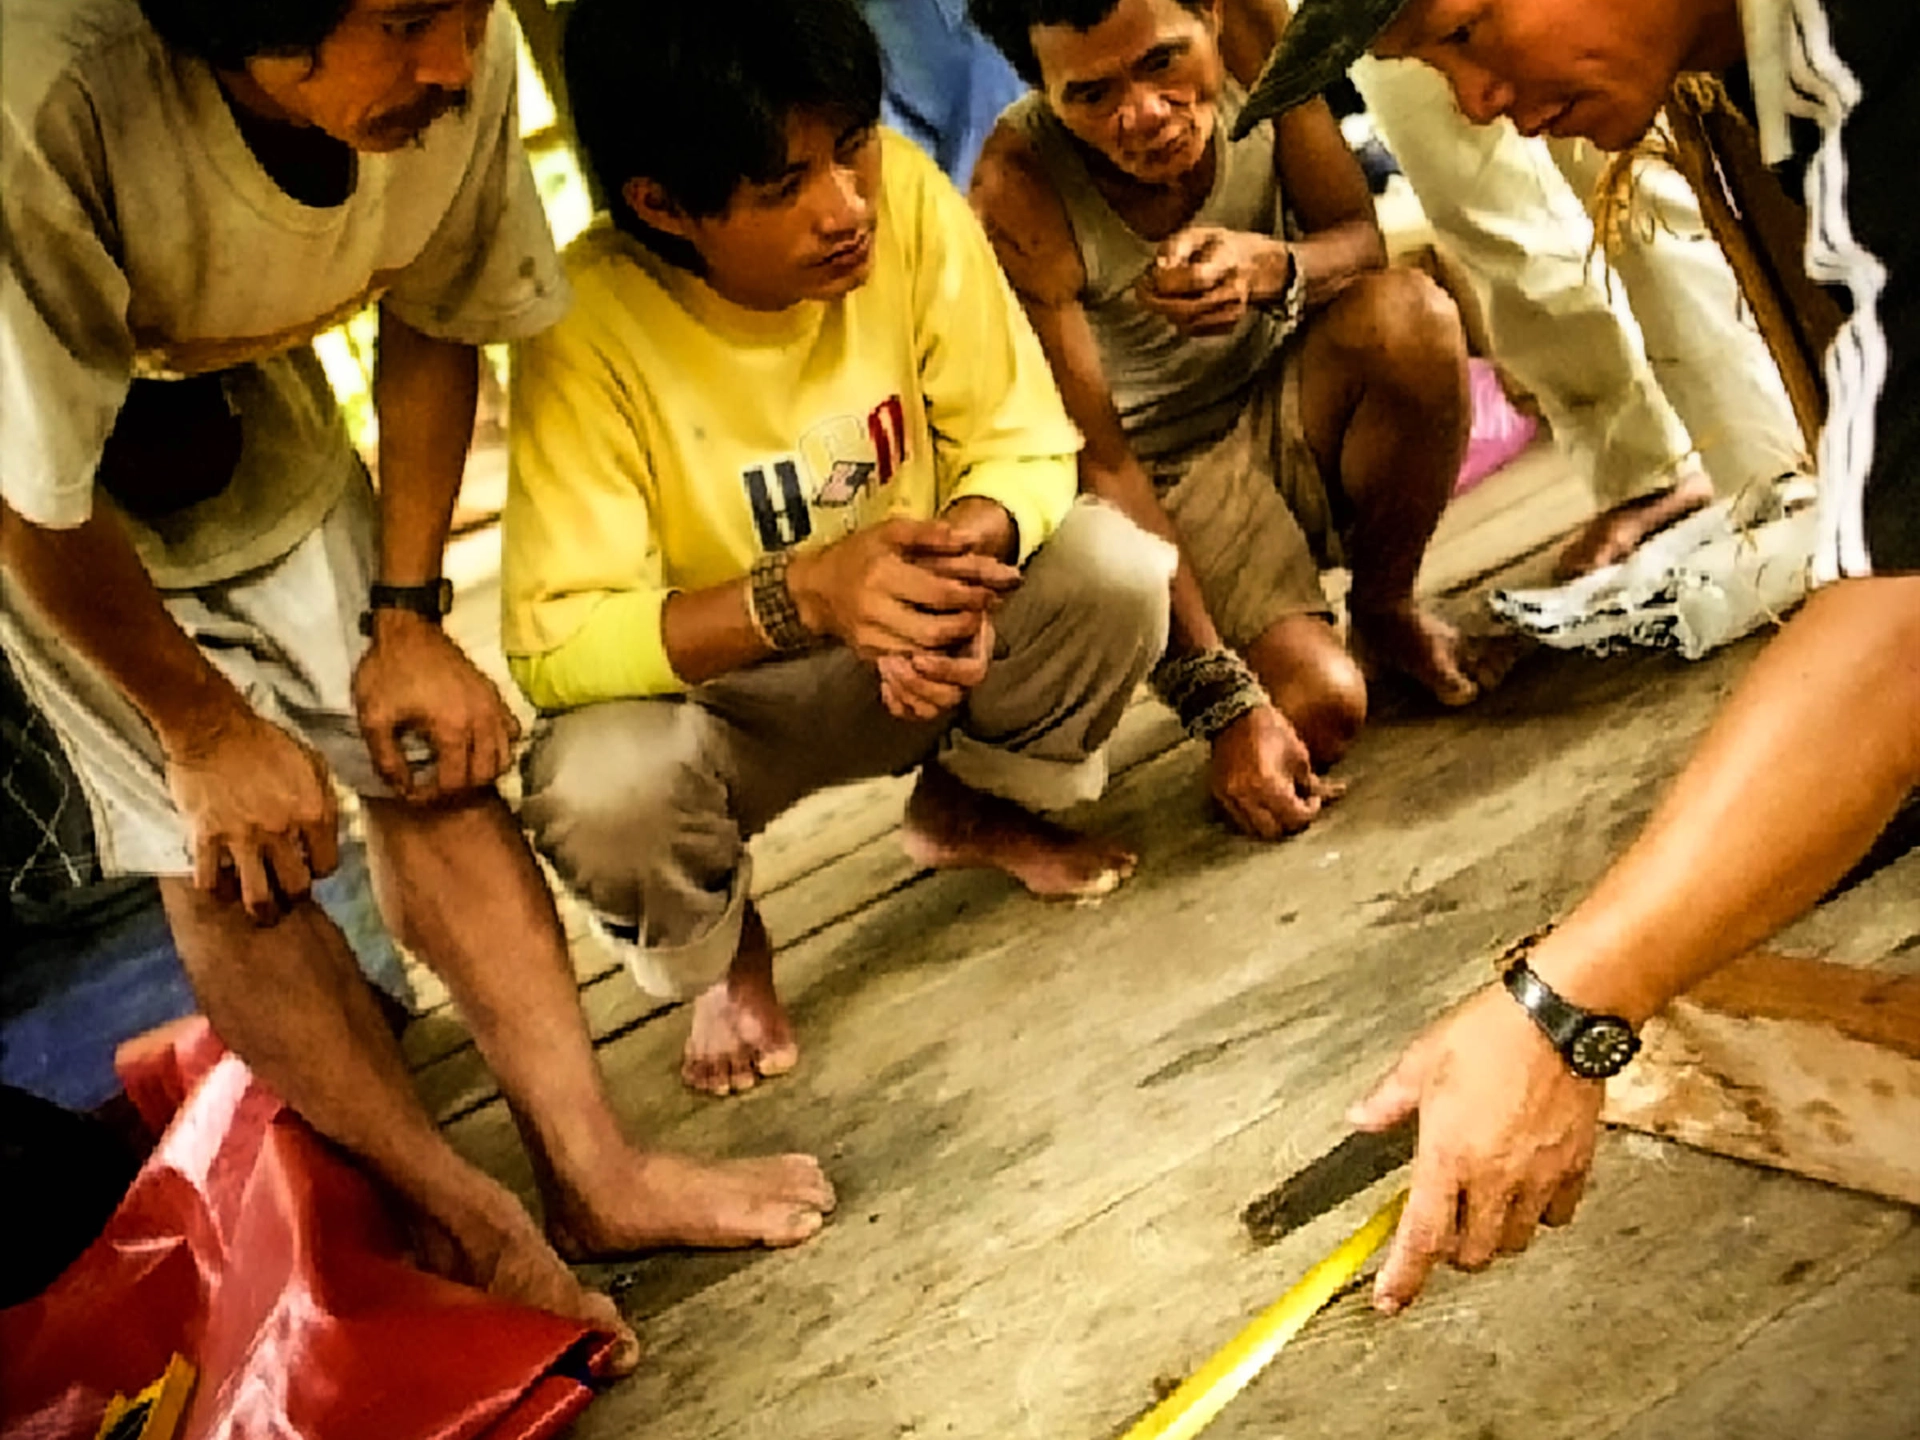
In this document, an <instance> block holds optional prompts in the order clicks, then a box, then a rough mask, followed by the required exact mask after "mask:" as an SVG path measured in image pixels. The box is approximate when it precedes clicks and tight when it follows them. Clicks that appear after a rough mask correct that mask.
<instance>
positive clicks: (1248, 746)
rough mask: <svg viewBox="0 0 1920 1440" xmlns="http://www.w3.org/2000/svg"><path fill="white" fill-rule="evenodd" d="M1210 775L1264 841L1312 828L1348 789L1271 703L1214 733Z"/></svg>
mask: <svg viewBox="0 0 1920 1440" xmlns="http://www.w3.org/2000/svg"><path fill="white" fill-rule="evenodd" d="M1210 779H1211V782H1212V786H1213V798H1214V799H1216V800H1218V801H1219V802H1220V806H1221V808H1222V809H1224V810H1225V811H1226V812H1227V816H1228V818H1229V819H1231V820H1232V821H1233V823H1234V824H1235V825H1236V826H1237V827H1239V829H1240V830H1242V831H1244V832H1245V833H1246V834H1248V835H1253V836H1257V837H1258V838H1259V839H1262V840H1278V839H1279V838H1280V837H1281V836H1283V835H1291V834H1293V833H1294V832H1295V831H1298V830H1304V829H1306V828H1307V826H1308V825H1310V824H1312V823H1313V820H1314V817H1315V816H1317V815H1318V814H1319V813H1320V810H1321V807H1322V806H1324V805H1325V804H1327V803H1328V802H1329V801H1331V800H1336V799H1338V798H1339V797H1340V796H1341V795H1342V794H1344V793H1345V791H1346V787H1345V786H1344V785H1342V784H1341V783H1340V782H1339V781H1337V780H1328V779H1325V778H1323V777H1321V776H1319V775H1316V774H1315V773H1314V770H1313V757H1312V756H1311V755H1309V754H1308V753H1307V747H1306V744H1305V742H1304V741H1302V740H1301V739H1300V736H1299V734H1298V733H1297V732H1296V731H1295V730H1294V728H1293V726H1291V725H1290V724H1288V723H1287V717H1286V716H1284V715H1282V714H1281V713H1280V712H1279V711H1278V710H1276V709H1274V708H1273V706H1271V705H1262V706H1260V707H1259V708H1258V709H1254V710H1249V711H1248V712H1247V713H1246V714H1244V715H1242V716H1241V717H1240V718H1239V719H1238V720H1235V721H1234V722H1233V723H1232V724H1231V725H1229V726H1227V728H1226V729H1224V730H1222V731H1221V732H1220V733H1219V734H1218V735H1216V736H1214V737H1213V759H1212V763H1211V767H1210Z"/></svg>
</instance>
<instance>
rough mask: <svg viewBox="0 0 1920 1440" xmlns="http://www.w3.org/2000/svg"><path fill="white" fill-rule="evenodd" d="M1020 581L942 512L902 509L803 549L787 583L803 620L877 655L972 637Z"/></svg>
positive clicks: (925, 649)
mask: <svg viewBox="0 0 1920 1440" xmlns="http://www.w3.org/2000/svg"><path fill="white" fill-rule="evenodd" d="M1019 583H1020V572H1019V571H1018V570H1016V569H1014V567H1013V566H1011V565H1007V564H1003V563H1002V562H1000V561H998V560H995V559H993V558H991V557H990V556H986V555H980V554H977V553H975V552H974V551H973V550H972V549H971V547H970V546H969V544H968V542H967V541H966V540H965V539H964V538H963V537H962V536H961V535H959V534H957V533H956V532H955V531H954V529H953V528H952V527H951V526H949V525H947V524H946V523H944V522H942V521H939V520H907V519H894V520H887V521H883V522H882V523H880V524H878V525H873V526H869V527H868V528H867V529H864V530H857V531H855V532H854V533H853V534H851V535H849V536H847V538H846V539H844V540H840V541H837V542H836V543H834V544H832V545H828V546H826V547H824V548H822V549H819V550H809V551H802V552H800V553H799V554H796V555H795V556H794V557H793V559H792V561H791V562H790V563H789V565H788V567H787V588H788V590H789V591H790V592H791V593H792V595H793V602H794V605H795V607H796V608H797V609H798V610H799V612H800V622H801V624H803V625H805V626H806V628H807V629H809V630H811V631H813V632H814V633H815V634H816V635H832V636H834V637H835V638H837V639H839V640H840V641H842V642H843V643H845V644H846V645H847V646H849V647H850V648H851V649H853V650H854V652H855V653H857V654H859V655H861V656H863V657H865V658H866V659H869V660H875V659H878V658H879V657H880V656H882V655H913V654H932V653H935V652H939V651H949V650H953V649H956V648H959V647H964V646H966V645H967V644H968V643H969V642H971V641H972V640H973V639H974V637H975V635H976V634H977V633H978V631H979V629H980V627H981V624H982V622H983V620H984V618H985V616H986V614H987V612H988V611H989V610H991V609H992V608H993V606H994V605H995V604H997V603H998V602H999V599H1000V597H1001V596H1002V595H1004V594H1006V593H1007V592H1008V591H1010V590H1012V589H1013V588H1014V587H1016V586H1017V585H1018V584H1019Z"/></svg>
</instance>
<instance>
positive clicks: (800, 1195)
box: [549, 1152, 834, 1256]
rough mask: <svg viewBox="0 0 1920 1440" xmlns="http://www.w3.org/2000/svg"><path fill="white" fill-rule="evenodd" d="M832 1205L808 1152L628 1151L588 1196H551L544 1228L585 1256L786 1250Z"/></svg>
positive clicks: (816, 1230)
mask: <svg viewBox="0 0 1920 1440" xmlns="http://www.w3.org/2000/svg"><path fill="white" fill-rule="evenodd" d="M833 1206H834V1194H833V1186H832V1185H831V1184H830V1183H829V1182H828V1181H827V1178H826V1176H825V1174H824V1173H823V1172H822V1171H821V1169H820V1166H819V1163H818V1162H817V1161H815V1160H814V1159H813V1158H812V1157H811V1156H806V1155H782V1156H772V1157H768V1158H766V1159H759V1160H735V1161H727V1162H719V1163H711V1164H710V1163H706V1162H703V1161H698V1160H692V1159H689V1158H687V1157H685V1156H681V1155H663V1154H640V1153H637V1152H629V1153H628V1154H627V1155H626V1156H625V1158H624V1159H623V1160H621V1161H620V1162H619V1163H618V1164H617V1166H615V1167H614V1169H613V1170H611V1171H610V1172H609V1173H607V1174H605V1175H604V1176H602V1177H599V1179H598V1181H597V1183H596V1185H595V1187H594V1193H593V1194H592V1195H591V1196H589V1195H587V1194H585V1193H583V1192H582V1191H580V1190H578V1189H575V1190H570V1191H567V1192H564V1193H562V1194H559V1195H556V1196H555V1197H553V1199H552V1200H551V1201H550V1203H549V1215H550V1220H549V1227H550V1229H551V1230H553V1231H554V1233H556V1234H560V1233H564V1234H565V1236H566V1237H567V1240H568V1242H569V1244H571V1245H572V1246H574V1247H576V1253H579V1254H583V1255H597V1256H607V1255H615V1254H628V1253H631V1252H633V1251H635V1250H646V1249H656V1248H660V1247H663V1246H672V1245H688V1246H698V1247H702V1248H709V1249H736V1248H738V1247H740V1246H745V1245H769V1246H788V1245H798V1244H800V1243H801V1242H803V1241H805V1240H808V1239H810V1238H811V1237H812V1236H814V1235H816V1234H818V1233H819V1231H820V1227H821V1226H822V1225H824V1224H825V1223H826V1216H827V1215H828V1214H829V1213H830V1212H831V1211H832V1209H833Z"/></svg>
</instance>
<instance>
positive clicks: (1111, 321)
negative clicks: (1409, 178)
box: [973, 0, 1493, 838]
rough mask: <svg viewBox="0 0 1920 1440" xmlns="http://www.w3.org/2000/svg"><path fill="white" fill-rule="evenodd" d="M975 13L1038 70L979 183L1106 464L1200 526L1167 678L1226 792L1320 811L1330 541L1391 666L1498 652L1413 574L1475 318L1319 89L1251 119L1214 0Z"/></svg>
mask: <svg viewBox="0 0 1920 1440" xmlns="http://www.w3.org/2000/svg"><path fill="white" fill-rule="evenodd" d="M973 14H974V18H975V21H976V22H977V23H978V24H979V25H980V27H981V29H982V30H984V31H985V32H986V33H987V35H988V36H989V37H990V38H992V39H993V40H994V41H995V43H996V44H998V45H999V46H1000V47H1001V49H1002V50H1004V51H1005V53H1006V55H1007V57H1008V59H1009V60H1011V61H1012V62H1013V65H1014V68H1015V69H1016V70H1018V71H1020V72H1021V74H1023V75H1024V76H1025V77H1026V78H1027V80H1028V81H1029V82H1031V83H1032V84H1033V85H1034V86H1035V87H1037V88H1036V91H1035V93H1033V94H1031V95H1029V96H1027V97H1026V98H1025V99H1023V100H1021V101H1019V102H1017V103H1016V104H1015V105H1014V106H1013V108H1011V109H1010V110H1009V111H1008V112H1007V113H1006V114H1005V115H1004V116H1003V117H1002V118H1001V121H1000V124H999V127H998V129H997V130H996V131H995V133H994V134H993V135H992V136H991V137H990V138H989V140H988V142H987V146H986V149H985V150H984V152H983V153H982V156H981V160H980V165H979V167H978V169H977V170H976V171H975V175H974V204H975V208H976V209H978V210H979V212H980V214H981V217H982V219H983V220H984V221H985V224H986V227H987V231H988V234H989V235H990V236H992V239H993V243H994V245H995V247H996V249H997V250H998V252H999V255H1000V259H1001V262H1002V263H1003V264H1004V265H1005V266H1006V269H1007V273H1008V275H1009V276H1010V277H1011V279H1012V282H1013V285H1014V288H1015V290H1016V291H1017V292H1018V293H1019V295H1020V297H1021V299H1022V300H1023V301H1024V302H1025V305H1026V308H1027V313H1028V315H1029V316H1030V317H1031V318H1032V320H1033V323H1034V327H1035V329H1036V330H1037V331H1038V333H1039V337H1040V341H1041V343H1042V345H1043V346H1045V348H1046V351H1047V355H1048V358H1049V359H1050V360H1051V361H1052V364H1053V369H1054V373H1055V375H1056V377H1057V378H1058V380H1059V383H1060V388H1061V392H1062V394H1063V396H1064V397H1065V401H1066V405H1067V411H1068V413H1069V414H1070V415H1071V416H1072V417H1073V419H1074V420H1075V421H1076V422H1077V423H1078V424H1079V427H1080V429H1081V430H1082V432H1084V434H1085V436H1086V449H1085V451H1084V452H1083V453H1082V455H1081V457H1080V471H1081V478H1082V482H1083V484H1084V485H1085V487H1086V488H1087V489H1089V490H1090V491H1092V492H1093V493H1095V494H1098V495H1102V496H1105V497H1107V498H1109V499H1110V500H1112V501H1113V502H1114V503H1115V504H1116V505H1118V506H1119V507H1120V508H1121V509H1123V510H1124V511H1125V512H1126V513H1127V514H1129V515H1131V516H1132V517H1133V518H1134V519H1135V520H1136V521H1138V522H1139V523H1140V524H1141V525H1143V526H1145V527H1146V528H1148V529H1150V530H1153V531H1154V532H1156V533H1158V534H1160V535H1163V536H1166V537H1167V538H1169V539H1174V540H1177V541H1178V543H1179V545H1180V548H1181V552H1182V563H1181V566H1180V571H1179V575H1178V577H1177V579H1176V581H1175V584H1174V589H1173V632H1172V640H1171V643H1170V645H1169V652H1170V653H1169V657H1168V662H1167V664H1166V666H1165V667H1164V668H1163V670H1162V671H1161V673H1160V674H1159V675H1158V676H1157V677H1156V686H1157V688H1159V689H1160V691H1161V693H1162V694H1163V696H1165V698H1166V699H1167V700H1168V701H1169V703H1172V704H1173V705H1175V707H1176V708H1177V709H1179V710H1180V712H1181V718H1182V720H1183V721H1184V722H1185V723H1186V726H1187V728H1188V730H1189V731H1190V732H1191V733H1193V734H1195V735H1196V736H1199V737H1201V738H1204V739H1206V740H1208V741H1209V742H1210V743H1211V745H1212V786H1213V790H1214V793H1215V795H1216V796H1217V797H1218V798H1219V800H1220V801H1221V803H1222V805H1223V806H1224V808H1225V809H1226V810H1227V812H1228V814H1229V816H1230V817H1231V818H1232V819H1233V820H1234V821H1235V822H1236V823H1237V824H1238V825H1239V826H1240V827H1241V828H1242V829H1244V830H1247V831H1249V832H1251V833H1254V834H1257V835H1261V836H1265V837H1268V838H1271V837H1273V836H1276V835H1279V834H1283V833H1287V832H1290V831H1293V830H1298V829H1300V828H1301V827H1303V826H1305V825H1306V824H1308V823H1309V822H1310V821H1311V820H1312V819H1313V817H1314V816H1315V815H1316V814H1317V813H1318V811H1319V808H1320V806H1321V803H1322V802H1323V800H1324V799H1325V798H1327V797H1328V796H1329V795H1330V794H1331V793H1332V791H1331V790H1330V788H1329V787H1328V786H1327V784H1326V783H1325V782H1324V781H1323V780H1322V779H1321V778H1320V775H1319V772H1321V771H1324V770H1325V769H1326V767H1327V766H1329V765H1331V764H1332V763H1333V761H1334V760H1336V759H1337V758H1338V757H1339V756H1340V754H1341V753H1342V752H1343V751H1344V750H1345V749H1346V748H1347V746H1348V745H1349V744H1350V743H1351V742H1352V740H1353V738H1354V736H1355V735H1356V734H1357V733H1358V731H1359V729H1360V726H1361V724H1362V722H1363V721H1364V719H1365V716H1366V707H1367V686H1366V682H1365V680H1364V679H1363V677H1362V673H1361V669H1360V667H1359V665H1358V664H1356V662H1355V660H1354V659H1353V657H1352V656H1351V655H1349V653H1348V651H1347V649H1346V647H1345V646H1344V645H1343V644H1342V641H1341V638H1340V635H1339V633H1338V632H1337V631H1336V630H1335V628H1334V626H1333V624H1332V623H1331V622H1332V611H1331V607H1330V605H1329V603H1328V600H1327V597H1326V595H1325V594H1324V593H1323V591H1322V588H1321V578H1320V576H1321V571H1322V570H1323V569H1324V568H1327V567H1329V566H1334V565H1344V566H1348V567H1350V568H1351V570H1352V573H1353V587H1352V590H1351V593H1350V594H1349V596H1348V601H1347V605H1348V610H1349V612H1350V614H1351V617H1352V630H1353V635H1354V638H1355V640H1356V642H1357V645H1358V646H1359V647H1361V648H1362V649H1363V651H1364V652H1366V653H1367V654H1368V656H1369V658H1370V659H1371V660H1372V661H1373V662H1374V663H1376V664H1377V665H1379V666H1381V667H1384V668H1387V669H1391V670H1395V671H1398V672H1401V673H1403V674H1405V675H1407V676H1409V677H1410V678H1412V679H1413V680H1415V681H1416V682H1418V683H1419V684H1420V685H1422V686H1424V687H1425V688H1426V689H1427V690H1429V691H1431V692H1432V693H1433V695H1434V696H1435V697H1437V698H1438V699H1439V700H1440V701H1442V702H1443V703H1445V704H1448V705H1460V704H1465V703H1466V702H1468V701H1470V700H1472V699H1474V698H1475V696H1476V695H1477V694H1478V693H1479V691H1480V689H1481V686H1482V685H1483V684H1484V683H1486V682H1487V681H1488V680H1490V679H1491V678H1492V673H1491V670H1492V667H1491V665H1490V664H1489V662H1490V661H1491V660H1492V658H1493V657H1492V656H1488V655H1481V654H1477V653H1475V652H1474V651H1473V650H1472V649H1470V648H1469V647H1468V646H1467V645H1466V644H1465V643H1464V642H1463V641H1462V639H1461V637H1460V636H1459V635H1458V634H1456V633H1455V632H1454V631H1453V630H1452V629H1450V628H1449V627H1447V626H1446V625H1444V624H1442V623H1441V622H1440V621H1438V620H1437V619H1435V618H1434V617H1433V616H1431V615H1428V614H1427V613H1425V612H1424V611H1423V610H1422V609H1421V608H1420V607H1419V606H1418V605H1417V604H1416V603H1415V601H1414V598H1413V586H1414V580H1415V577H1416V575H1417V574H1418V571H1419V568H1420V560H1421V556H1422V555H1423V554H1424V553H1425V550H1426V546H1427V542H1428V540H1429V539H1430V538H1431V536H1432V534H1433V529H1434V526H1435V524H1436V523H1437V522H1438V520H1439V518H1440V512H1441V510H1442V509H1443V508H1444V507H1445V505H1446V502H1447V498H1448V496H1449V494H1450V492H1451V488H1452V484H1453V479H1454V477H1455V475H1456V474H1457V473H1458V471H1459V465H1460V457H1461V450H1462V446H1463V445H1464V443H1465V438H1466V426H1467V409H1466V399H1465V395H1466V390H1465V385H1466V380H1465V375H1466V371H1465V365H1466V359H1465V348H1464V342H1463V339H1462V336H1461V330H1460V324H1459V317H1458V316H1457V314H1456V313H1455V312H1454V309H1453V306H1452V304H1451V302H1450V301H1449V300H1448V299H1447V298H1446V296H1445V295H1444V294H1443V292H1441V290H1440V289H1439V287H1438V286H1436V285H1434V284H1432V283H1431V282H1430V281H1428V280H1427V279H1426V277H1425V276H1423V275H1421V274H1419V273H1418V272H1414V271H1409V270H1404V269H1387V268H1383V266H1384V249H1383V246H1382V243H1381V239H1380V232H1379V229H1378V226H1377V225H1376V223H1375V221H1374V216H1373V208H1372V202H1371V199H1370V197H1369V195H1368V191H1367V186H1366V182H1365V180H1364V178H1363V177H1362V175H1361V173H1360V169H1359V166H1358V165H1357V164H1356V163H1355V161H1354V159H1353V157H1352V155H1351V154H1350V153H1349V152H1348V150H1347V148H1346V146H1345V144H1344V142H1343V141H1342V139H1341V136H1340V132H1339V129H1338V128H1337V127H1336V125H1335V124H1334V121H1333V118H1332V116H1331V115H1330V114H1329V113H1328V111H1327V109H1326V107H1325V106H1324V105H1321V104H1314V105H1309V106H1304V107H1302V108H1301V109H1299V110H1295V111H1292V112H1290V113H1289V114H1287V115H1284V116H1282V117H1280V119H1279V120H1277V121H1275V122H1272V123H1263V124H1261V125H1259V126H1257V127H1255V128H1254V130H1253V131H1252V133H1250V134H1249V135H1248V136H1247V137H1246V138H1245V139H1243V140H1239V141H1233V140H1230V139H1229V137H1228V131H1229V130H1230V128H1231V127H1232V124H1233V120H1234V118H1235V116H1236V115H1237V114H1238V113H1239V105H1240V99H1241V95H1242V92H1241V91H1240V89H1239V88H1238V86H1236V85H1235V84H1234V83H1233V81H1232V80H1231V79H1230V78H1229V77H1228V75H1227V66H1226V64H1225V63H1224V62H1223V58H1222V36H1221V16H1220V12H1219V6H1218V3H1217V0H1109V3H1107V4H1106V5H1105V6H1104V7H1103V6H1102V5H1101V4H1099V3H1092V4H1088V3H1083V0H973ZM1243 48H1244V47H1243ZM1264 55H1265V47H1264V46H1260V47H1257V48H1250V49H1249V53H1248V54H1247V55H1246V56H1245V63H1244V65H1243V66H1242V68H1243V69H1245V71H1246V72H1247V73H1246V75H1245V76H1244V77H1243V78H1245V79H1248V80H1250V79H1251V78H1252V75H1253V73H1254V71H1255V70H1256V69H1257V67H1258V65H1259V63H1260V61H1261V60H1262V59H1263V58H1264ZM1233 58H1235V59H1239V58H1240V57H1238V56H1235V57H1233ZM1290 217H1291V221H1292V222H1293V223H1290ZM1223 696H1226V697H1228V698H1227V699H1224V700H1223V698H1222V697H1223Z"/></svg>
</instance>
